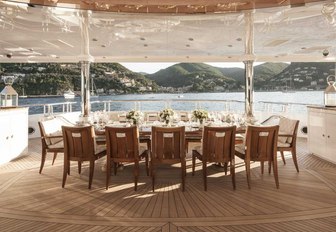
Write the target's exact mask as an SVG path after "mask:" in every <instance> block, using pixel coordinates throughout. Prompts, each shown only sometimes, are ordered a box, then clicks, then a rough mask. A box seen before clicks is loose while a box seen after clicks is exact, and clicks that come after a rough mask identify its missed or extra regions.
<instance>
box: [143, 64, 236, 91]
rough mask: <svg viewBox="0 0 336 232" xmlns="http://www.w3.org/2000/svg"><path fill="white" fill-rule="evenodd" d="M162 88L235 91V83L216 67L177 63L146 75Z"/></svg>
mask: <svg viewBox="0 0 336 232" xmlns="http://www.w3.org/2000/svg"><path fill="white" fill-rule="evenodd" d="M146 77H148V78H149V79H150V80H153V81H155V82H156V83H157V84H158V85H160V86H163V87H166V88H167V87H174V88H183V90H182V91H193V92H205V91H214V90H216V88H218V87H220V88H222V89H221V90H224V89H237V88H239V86H238V85H237V82H236V81H235V80H234V79H232V78H230V77H226V76H224V75H223V73H222V72H221V71H220V70H219V69H218V68H216V67H213V66H211V65H207V64H203V63H179V64H175V65H173V66H170V67H168V68H166V69H162V70H160V71H158V72H156V73H154V74H149V75H146Z"/></svg>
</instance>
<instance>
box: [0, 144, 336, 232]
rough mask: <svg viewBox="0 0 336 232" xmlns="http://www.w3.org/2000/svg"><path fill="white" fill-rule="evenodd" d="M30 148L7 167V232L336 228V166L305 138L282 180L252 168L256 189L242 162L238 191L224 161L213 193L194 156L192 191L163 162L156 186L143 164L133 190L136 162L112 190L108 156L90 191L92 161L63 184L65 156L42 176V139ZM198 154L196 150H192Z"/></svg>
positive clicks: (3, 169) (2, 182) (1, 204)
mask: <svg viewBox="0 0 336 232" xmlns="http://www.w3.org/2000/svg"><path fill="white" fill-rule="evenodd" d="M29 142H30V144H29V152H28V153H27V154H25V155H23V156H22V157H20V158H19V159H17V160H15V161H12V162H10V163H8V164H5V165H2V166H0V231H1V232H5V231H32V232H37V231H258V232H260V231H335V230H336V165H334V164H331V163H328V162H326V161H323V160H321V159H319V158H317V157H315V156H313V155H310V154H308V151H307V149H306V142H305V141H304V140H299V141H298V158H299V167H300V173H297V172H296V170H295V167H294V164H293V162H292V160H291V159H290V157H291V156H290V155H288V156H287V157H286V158H287V159H288V162H287V165H285V166H284V165H283V163H282V161H281V159H280V155H279V159H278V165H279V167H278V168H279V181H280V189H276V187H275V184H274V178H273V175H272V174H271V175H269V174H268V173H267V172H266V173H265V174H264V175H263V176H262V175H261V173H260V168H259V167H254V168H253V169H252V181H251V190H248V188H247V182H246V176H245V170H244V168H243V165H242V164H239V160H237V161H236V164H237V166H238V167H237V168H236V182H237V189H236V190H235V191H234V190H233V188H232V183H231V178H230V176H229V175H228V176H224V172H222V169H221V168H219V167H217V166H211V165H209V167H208V170H209V172H208V174H209V177H208V191H207V192H205V191H204V190H203V180H202V173H201V163H199V162H198V163H197V166H196V173H195V176H193V177H192V176H191V159H190V156H189V158H188V160H187V177H186V189H185V192H182V191H181V186H180V182H181V178H180V168H179V166H174V165H173V166H169V165H166V166H161V167H159V168H158V171H157V177H158V178H157V183H156V186H155V188H156V191H155V192H154V193H153V192H152V191H151V178H150V177H148V176H146V171H145V166H144V163H143V162H142V163H141V165H140V178H139V184H138V191H136V192H135V191H134V189H133V165H132V164H130V165H126V166H125V167H124V169H123V170H118V174H117V176H111V179H110V188H109V190H105V172H103V171H102V169H101V167H102V166H103V164H104V162H105V159H102V160H101V161H98V162H96V169H95V174H94V177H93V185H92V190H89V189H87V184H88V172H89V170H88V164H86V163H85V164H84V165H83V168H82V174H81V175H78V172H77V163H76V162H74V163H72V164H71V175H70V176H69V177H68V180H67V184H66V186H65V188H64V189H62V187H61V183H62V171H63V154H59V156H58V158H57V159H56V161H55V164H54V166H51V160H52V154H48V156H47V160H46V164H45V167H44V169H43V173H42V174H39V173H38V171H39V165H40V159H41V150H40V149H41V144H40V141H39V140H38V139H34V140H30V141H29ZM190 152H191V151H189V153H190ZM2 155H4V154H2Z"/></svg>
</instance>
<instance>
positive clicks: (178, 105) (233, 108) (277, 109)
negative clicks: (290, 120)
mask: <svg viewBox="0 0 336 232" xmlns="http://www.w3.org/2000/svg"><path fill="white" fill-rule="evenodd" d="M23 106H24V107H29V114H44V115H53V114H63V113H68V112H73V111H80V102H59V103H48V104H28V105H23ZM306 106H307V104H302V103H288V102H270V101H259V102H256V103H255V105H254V110H255V111H261V112H269V113H288V112H302V113H307V109H306ZM164 108H172V109H174V110H187V111H191V110H193V109H199V108H202V109H206V110H208V111H225V112H234V113H243V112H244V101H238V100H204V99H146V100H109V101H92V102H91V110H92V111H106V112H110V111H129V110H132V109H135V110H139V111H160V110H162V109H164Z"/></svg>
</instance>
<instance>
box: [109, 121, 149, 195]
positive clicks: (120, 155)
mask: <svg viewBox="0 0 336 232" xmlns="http://www.w3.org/2000/svg"><path fill="white" fill-rule="evenodd" d="M105 135H106V145H107V148H106V151H107V152H106V153H107V169H106V189H108V186H109V183H110V176H111V163H113V166H114V174H115V175H116V174H117V164H118V163H121V162H128V163H134V190H135V191H136V190H137V185H138V178H139V161H140V160H141V159H143V158H145V162H146V171H147V175H149V167H148V162H149V160H148V150H147V149H143V148H141V147H139V132H138V128H137V127H136V126H132V127H108V126H107V127H105Z"/></svg>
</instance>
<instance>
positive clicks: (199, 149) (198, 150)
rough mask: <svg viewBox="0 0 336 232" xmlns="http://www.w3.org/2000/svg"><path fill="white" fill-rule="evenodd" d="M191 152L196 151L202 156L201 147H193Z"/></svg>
mask: <svg viewBox="0 0 336 232" xmlns="http://www.w3.org/2000/svg"><path fill="white" fill-rule="evenodd" d="M193 150H196V151H197V152H198V153H200V154H202V146H195V147H194V149H193Z"/></svg>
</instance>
